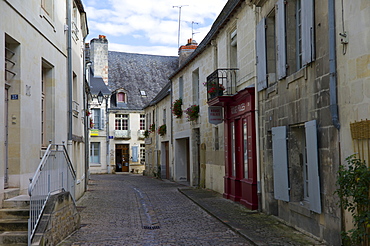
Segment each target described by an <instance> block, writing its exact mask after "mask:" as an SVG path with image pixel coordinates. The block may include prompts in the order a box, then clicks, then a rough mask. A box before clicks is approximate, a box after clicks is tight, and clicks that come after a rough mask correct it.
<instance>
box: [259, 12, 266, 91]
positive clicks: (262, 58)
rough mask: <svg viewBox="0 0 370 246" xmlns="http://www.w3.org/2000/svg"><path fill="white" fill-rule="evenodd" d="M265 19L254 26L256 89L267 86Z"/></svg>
mask: <svg viewBox="0 0 370 246" xmlns="http://www.w3.org/2000/svg"><path fill="white" fill-rule="evenodd" d="M265 26H266V19H265V18H263V19H262V20H261V21H260V22H259V23H258V24H257V28H256V53H257V57H256V59H257V90H258V91H261V90H263V89H265V88H267V78H266V75H267V66H266V30H265Z"/></svg>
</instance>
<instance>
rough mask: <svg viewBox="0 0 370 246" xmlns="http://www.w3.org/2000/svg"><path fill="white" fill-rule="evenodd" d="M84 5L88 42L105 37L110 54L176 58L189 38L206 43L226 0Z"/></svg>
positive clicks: (88, 1)
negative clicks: (206, 37)
mask: <svg viewBox="0 0 370 246" xmlns="http://www.w3.org/2000/svg"><path fill="white" fill-rule="evenodd" d="M82 2H83V4H84V8H85V12H86V14H87V21H88V27H89V35H88V37H87V39H86V40H87V41H90V40H91V39H93V38H98V37H99V35H105V36H106V37H107V39H108V49H109V50H110V51H121V52H128V53H139V54H151V55H163V56H177V55H178V43H179V44H180V46H181V45H185V44H186V43H187V40H188V39H189V38H193V39H194V40H196V41H197V42H198V44H199V43H200V42H201V41H202V40H203V38H204V37H205V36H206V35H207V33H208V31H209V30H210V28H211V26H212V24H213V22H214V21H215V19H216V18H217V16H218V15H219V14H220V12H221V10H222V8H223V7H224V6H225V4H226V2H227V0H187V1H185V0H83V1H82ZM174 6H175V7H174ZM180 10H181V12H180ZM180 13H181V21H180V23H181V25H180V39H179V14H180Z"/></svg>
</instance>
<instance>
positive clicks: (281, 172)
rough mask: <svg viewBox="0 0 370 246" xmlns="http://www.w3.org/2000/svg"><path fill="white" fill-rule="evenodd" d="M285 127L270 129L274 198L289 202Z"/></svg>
mask: <svg viewBox="0 0 370 246" xmlns="http://www.w3.org/2000/svg"><path fill="white" fill-rule="evenodd" d="M286 131H287V130H286V126H279V127H273V128H272V158H273V171H274V197H275V199H277V200H283V201H286V202H289V176H288V149H287V132H286Z"/></svg>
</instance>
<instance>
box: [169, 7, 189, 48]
mask: <svg viewBox="0 0 370 246" xmlns="http://www.w3.org/2000/svg"><path fill="white" fill-rule="evenodd" d="M185 6H189V5H178V6H172V8H179V30H178V32H177V48H179V47H180V26H181V8H182V7H185Z"/></svg>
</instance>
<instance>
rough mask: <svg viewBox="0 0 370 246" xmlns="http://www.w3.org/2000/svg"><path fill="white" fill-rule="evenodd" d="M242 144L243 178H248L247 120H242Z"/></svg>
mask: <svg viewBox="0 0 370 246" xmlns="http://www.w3.org/2000/svg"><path fill="white" fill-rule="evenodd" d="M243 136H244V137H243V145H244V178H246V179H247V178H248V127H247V120H245V119H244V120H243Z"/></svg>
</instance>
